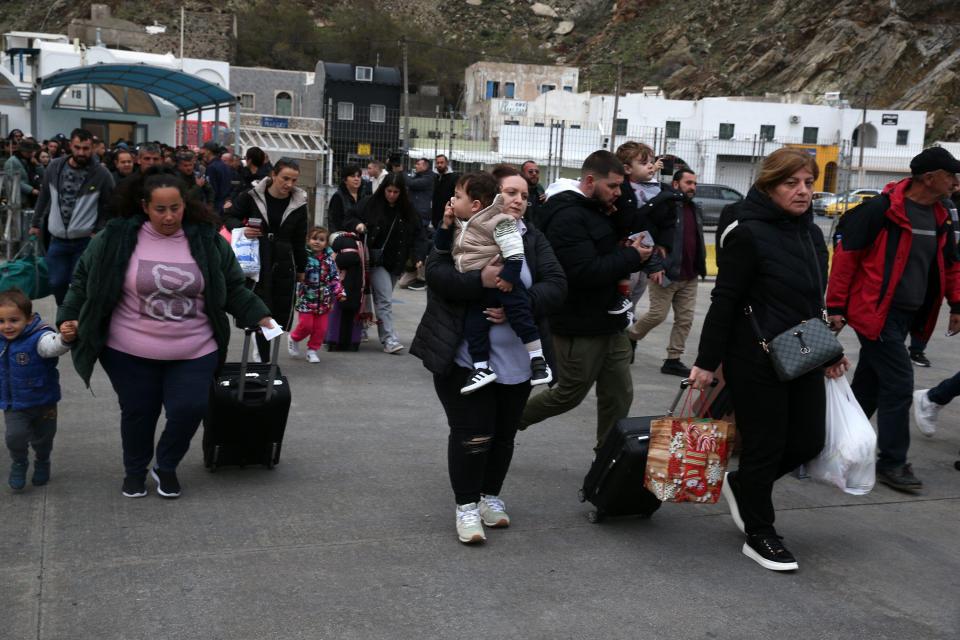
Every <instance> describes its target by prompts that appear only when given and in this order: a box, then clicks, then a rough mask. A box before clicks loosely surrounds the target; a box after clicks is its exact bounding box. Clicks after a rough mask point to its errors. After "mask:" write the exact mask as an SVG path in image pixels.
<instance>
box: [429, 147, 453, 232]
mask: <svg viewBox="0 0 960 640" xmlns="http://www.w3.org/2000/svg"><path fill="white" fill-rule="evenodd" d="M433 166H434V168H435V169H436V171H437V175H436V177H435V178H434V179H433V213H432V219H431V222H432V224H433V228H434V229H439V228H440V222H441V221H442V220H443V210H444V208H445V207H446V206H447V203H448V202H450V198H452V197H453V192H454V189H455V187H456V186H457V180H459V179H460V174H459V173H456V172H455V171H454V170H453V169H452V168H451V167H450V161H449V160H448V159H447V156H445V155H443V154H442V153H441V154H440V155H438V156H437V157H436V159H435V160H434V165H433Z"/></svg>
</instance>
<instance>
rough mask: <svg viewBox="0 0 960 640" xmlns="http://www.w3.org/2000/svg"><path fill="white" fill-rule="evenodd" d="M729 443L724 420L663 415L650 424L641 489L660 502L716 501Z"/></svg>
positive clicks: (730, 433) (729, 424) (731, 434)
mask: <svg viewBox="0 0 960 640" xmlns="http://www.w3.org/2000/svg"><path fill="white" fill-rule="evenodd" d="M733 440H734V426H733V423H732V422H727V421H726V420H714V419H712V418H682V417H673V416H666V417H664V418H660V419H658V420H653V421H651V423H650V453H649V455H648V457H647V470H646V474H645V476H644V483H643V484H644V486H645V487H646V488H647V489H648V490H649V491H651V492H652V493H653V494H654V495H655V496H657V498H659V499H660V500H663V501H664V502H701V503H708V504H712V503H714V502H716V501H717V500H719V499H720V488H721V487H722V485H723V474H724V472H725V471H726V470H727V462H729V460H730V450H731V448H732V447H733Z"/></svg>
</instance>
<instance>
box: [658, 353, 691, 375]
mask: <svg viewBox="0 0 960 640" xmlns="http://www.w3.org/2000/svg"><path fill="white" fill-rule="evenodd" d="M660 373H665V374H667V375H668V376H680V377H681V378H689V377H690V367H688V366H687V365H685V364H683V363H682V362H680V358H670V359H667V360H664V361H663V366H662V367H660Z"/></svg>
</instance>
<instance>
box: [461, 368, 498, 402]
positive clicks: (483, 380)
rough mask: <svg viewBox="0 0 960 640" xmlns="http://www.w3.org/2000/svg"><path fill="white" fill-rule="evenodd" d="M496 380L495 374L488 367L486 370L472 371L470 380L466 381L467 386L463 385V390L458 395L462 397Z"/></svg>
mask: <svg viewBox="0 0 960 640" xmlns="http://www.w3.org/2000/svg"><path fill="white" fill-rule="evenodd" d="M496 379H497V374H495V373H494V372H493V370H492V369H490V368H489V367H488V368H486V369H474V370H473V373H472V374H471V375H470V379H469V380H467V384H465V385H463V388H461V389H460V393H461V394H463V395H467V394H468V393H473V392H474V391H476V390H477V389H479V388H480V387H485V386H487V385H488V384H490V383H491V382H495V381H496Z"/></svg>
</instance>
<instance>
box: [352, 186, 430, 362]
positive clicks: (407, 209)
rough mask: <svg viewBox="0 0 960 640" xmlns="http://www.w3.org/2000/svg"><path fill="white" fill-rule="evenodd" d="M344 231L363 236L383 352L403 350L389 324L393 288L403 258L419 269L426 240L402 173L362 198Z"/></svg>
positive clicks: (398, 275)
mask: <svg viewBox="0 0 960 640" xmlns="http://www.w3.org/2000/svg"><path fill="white" fill-rule="evenodd" d="M344 230H346V231H354V232H356V233H359V234H363V235H364V236H365V237H366V241H367V249H368V252H369V256H370V274H369V278H370V292H371V293H372V294H373V304H374V307H375V308H376V312H377V332H378V333H379V335H380V343H381V344H382V345H383V350H384V352H386V353H399V352H400V351H402V350H403V348H404V347H403V345H402V344H401V343H400V338H399V336H397V332H396V330H395V329H394V323H393V305H392V304H391V299H392V297H393V289H394V287H396V286H397V280H398V279H399V278H400V274H401V273H403V269H404V267H405V266H406V264H407V261H410V262H412V263H413V264H414V265H416V267H417V268H418V269H419V268H420V267H422V266H423V261H424V260H425V259H426V256H427V239H426V235H425V234H424V232H423V227H422V225H421V224H420V216H419V215H417V212H416V211H414V209H413V206H412V205H411V204H410V200H409V198H408V197H407V187H406V184H405V179H404V177H403V174H400V173H391V174H389V175H387V177H386V178H384V179H383V182H381V183H380V187H379V188H378V189H377V192H376V193H375V194H373V195H372V196H370V197H367V198H364V199H363V200H362V201H361V202H360V205H359V206H358V207H357V210H356V216H355V217H353V218H351V219H348V220H346V221H345V222H344Z"/></svg>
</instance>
